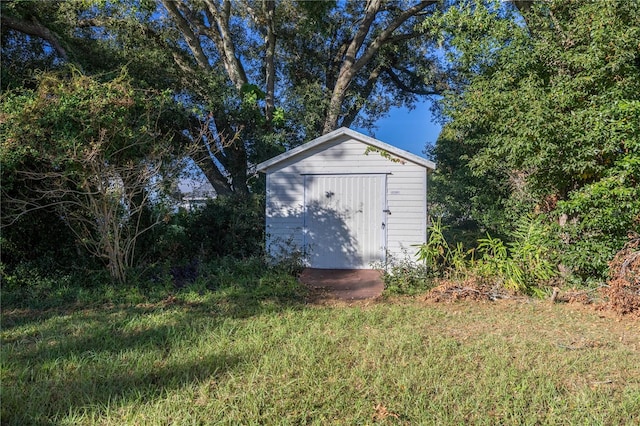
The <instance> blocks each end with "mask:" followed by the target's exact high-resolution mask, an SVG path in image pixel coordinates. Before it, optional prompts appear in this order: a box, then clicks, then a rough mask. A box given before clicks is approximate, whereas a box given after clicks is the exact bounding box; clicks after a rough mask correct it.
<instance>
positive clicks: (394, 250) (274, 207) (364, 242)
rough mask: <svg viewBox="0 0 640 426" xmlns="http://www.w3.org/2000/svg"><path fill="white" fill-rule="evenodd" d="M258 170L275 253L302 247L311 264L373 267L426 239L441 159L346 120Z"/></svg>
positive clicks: (269, 239) (412, 249) (410, 250)
mask: <svg viewBox="0 0 640 426" xmlns="http://www.w3.org/2000/svg"><path fill="white" fill-rule="evenodd" d="M257 169H258V171H260V172H264V173H266V175H267V196H266V234H267V247H268V250H269V251H270V252H271V254H273V255H276V256H277V255H279V254H281V253H282V250H284V251H285V253H286V251H287V250H292V249H296V250H302V251H303V253H304V255H305V262H306V266H308V267H311V268H320V269H368V268H371V266H372V264H373V263H377V264H385V263H386V261H387V258H388V255H389V254H390V255H392V256H395V257H400V256H404V255H405V253H409V254H410V255H413V254H414V253H415V251H416V248H415V247H411V246H412V245H413V244H421V243H423V242H424V241H425V240H426V232H427V173H429V172H430V171H432V170H434V169H435V164H434V163H433V162H431V161H429V160H426V159H424V158H422V157H419V156H417V155H414V154H411V153H409V152H407V151H404V150H401V149H399V148H396V147H394V146H391V145H388V144H386V143H384V142H381V141H379V140H377V139H374V138H372V137H369V136H366V135H363V134H361V133H358V132H356V131H353V130H350V129H347V128H345V127H343V128H340V129H338V130H335V131H333V132H331V133H328V134H326V135H324V136H321V137H319V138H317V139H314V140H312V141H311V142H308V143H306V144H304V145H301V146H299V147H297V148H294V149H292V150H290V151H287V152H285V153H283V154H281V155H278V156H277V157H274V158H272V159H270V160H267V161H265V162H263V163H260V164H258V166H257Z"/></svg>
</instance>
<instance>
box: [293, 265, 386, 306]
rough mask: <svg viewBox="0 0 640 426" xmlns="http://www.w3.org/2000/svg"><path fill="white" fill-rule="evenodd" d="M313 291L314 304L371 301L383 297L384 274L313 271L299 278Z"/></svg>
mask: <svg viewBox="0 0 640 426" xmlns="http://www.w3.org/2000/svg"><path fill="white" fill-rule="evenodd" d="M298 279H299V280H300V282H302V283H303V284H304V285H306V286H307V287H308V288H309V290H310V291H311V299H312V301H314V302H318V301H323V300H346V301H357V300H371V299H375V298H378V297H380V296H381V295H382V292H383V290H384V282H383V281H382V272H381V271H378V270H376V269H311V268H307V269H304V270H303V271H302V273H301V274H300V277H299V278H298Z"/></svg>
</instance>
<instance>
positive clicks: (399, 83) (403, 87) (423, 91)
mask: <svg viewBox="0 0 640 426" xmlns="http://www.w3.org/2000/svg"><path fill="white" fill-rule="evenodd" d="M384 72H385V73H386V74H387V75H388V76H389V78H391V81H393V83H394V84H395V85H396V86H398V88H399V89H400V90H404V91H405V92H410V93H415V94H416V95H439V94H440V91H438V90H436V89H417V88H415V87H410V86H408V85H407V84H406V83H405V82H404V81H402V79H401V78H400V77H398V75H397V74H396V73H394V72H393V70H392V69H391V68H390V67H385V68H384Z"/></svg>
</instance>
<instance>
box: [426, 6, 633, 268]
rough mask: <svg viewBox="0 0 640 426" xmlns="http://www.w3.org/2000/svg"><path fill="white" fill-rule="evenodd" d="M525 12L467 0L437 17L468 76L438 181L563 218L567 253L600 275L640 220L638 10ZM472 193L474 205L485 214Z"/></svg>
mask: <svg viewBox="0 0 640 426" xmlns="http://www.w3.org/2000/svg"><path fill="white" fill-rule="evenodd" d="M521 11H522V14H519V13H517V12H516V11H515V10H513V9H512V8H511V9H509V8H507V9H505V7H503V5H500V4H493V5H489V6H483V5H482V4H481V3H479V2H478V3H476V2H469V3H467V5H466V6H465V7H460V8H456V9H455V10H451V11H450V12H449V13H447V14H445V15H444V16H443V18H442V20H441V21H439V24H442V25H444V27H445V29H446V34H448V36H446V37H444V39H443V43H445V44H446V45H447V46H448V47H449V52H450V54H449V56H450V59H451V61H452V64H453V65H452V66H453V68H454V71H455V73H454V75H455V76H456V82H457V83H461V84H458V85H457V86H456V90H451V91H449V92H447V93H446V95H445V97H444V100H443V103H442V110H443V114H444V116H445V117H446V120H447V121H448V123H447V126H446V127H447V132H446V133H443V137H442V138H441V139H440V140H439V141H438V146H437V147H436V160H437V161H439V159H440V158H444V159H448V161H450V162H451V161H453V163H454V165H453V166H452V167H450V168H448V169H444V170H443V171H444V172H445V174H443V175H441V180H444V181H446V180H447V179H449V178H451V179H452V180H451V181H450V182H449V184H450V185H460V186H462V187H465V188H473V187H474V186H475V185H476V184H475V183H474V182H473V180H478V182H485V183H487V184H489V185H490V186H488V187H485V188H484V189H483V192H485V193H487V192H489V193H491V194H492V197H493V199H494V200H501V201H500V203H502V205H503V206H504V207H505V213H506V216H503V217H511V218H514V217H518V216H520V215H522V214H523V213H524V212H537V213H543V214H548V215H549V216H550V217H555V218H556V219H557V220H558V222H559V223H562V224H563V226H562V227H560V229H559V231H558V234H557V236H558V239H559V241H561V243H559V244H560V248H561V250H562V251H563V253H564V261H565V262H566V263H567V264H568V265H569V266H572V267H573V268H574V270H575V272H576V273H578V274H580V275H582V276H589V275H591V276H594V275H596V276H602V274H604V271H605V269H606V262H607V260H608V259H610V257H611V256H612V255H613V253H614V252H615V250H616V249H619V248H620V247H621V246H622V244H623V242H624V239H625V238H626V234H627V232H629V231H633V230H634V229H635V230H637V229H638V227H639V226H640V217H639V216H638V211H640V204H639V201H638V200H640V192H639V190H638V176H640V168H639V163H638V161H637V159H638V158H639V156H640V124H639V122H638V119H637V117H638V105H639V102H640V51H639V50H638V46H637V43H636V42H635V41H636V40H638V38H639V36H640V27H638V25H637V22H638V21H639V19H640V6H638V4H637V3H635V2H609V3H602V2H596V1H587V2H584V1H545V2H538V3H533V4H531V5H530V7H522V8H521ZM458 146H462V147H463V148H462V150H461V151H462V152H460V154H459V155H458V154H457V152H458V151H459V150H460V148H458ZM456 155H458V156H457V157H456ZM455 163H457V164H455ZM460 168H463V169H465V170H469V172H470V173H468V174H462V175H460V174H459V173H458V172H457V170H459V169H460ZM447 171H448V172H447ZM496 175H497V176H498V179H488V176H496ZM437 180H438V179H436V181H437ZM454 180H455V183H453V182H454ZM505 189H507V191H506V195H507V198H506V199H505V198H503V196H504V195H505ZM463 194H464V192H463ZM464 196H465V197H467V201H463V200H459V201H460V202H462V203H463V204H464V203H466V205H467V206H469V210H470V211H483V210H484V211H486V208H483V207H482V206H480V205H478V204H477V203H481V202H484V200H482V199H474V198H473V197H468V194H465V195H464ZM474 219H475V220H477V221H479V222H483V223H485V224H488V223H491V221H492V220H493V222H494V223H495V222H496V219H497V215H496V216H493V218H482V217H479V216H475V217H474ZM498 222H500V221H498ZM502 222H503V226H504V228H503V229H505V228H506V229H508V228H509V222H508V221H502ZM512 222H513V221H511V223H512Z"/></svg>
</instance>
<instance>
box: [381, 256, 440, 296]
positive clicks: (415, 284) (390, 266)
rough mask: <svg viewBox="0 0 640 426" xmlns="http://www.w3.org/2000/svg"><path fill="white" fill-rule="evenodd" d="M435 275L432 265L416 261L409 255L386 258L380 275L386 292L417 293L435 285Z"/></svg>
mask: <svg viewBox="0 0 640 426" xmlns="http://www.w3.org/2000/svg"><path fill="white" fill-rule="evenodd" d="M435 278H436V275H435V274H434V271H433V269H432V267H430V266H428V265H426V264H420V263H416V262H415V260H414V259H413V258H411V257H410V256H405V257H404V258H401V259H388V263H387V266H386V268H385V269H384V273H383V275H382V281H383V282H384V291H385V293H388V294H408V295H413V294H418V293H421V292H424V291H427V290H429V289H430V288H432V287H433V286H434V285H435V282H436V281H435Z"/></svg>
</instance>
